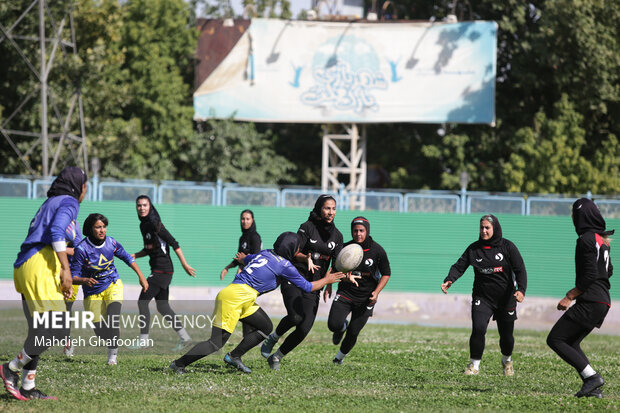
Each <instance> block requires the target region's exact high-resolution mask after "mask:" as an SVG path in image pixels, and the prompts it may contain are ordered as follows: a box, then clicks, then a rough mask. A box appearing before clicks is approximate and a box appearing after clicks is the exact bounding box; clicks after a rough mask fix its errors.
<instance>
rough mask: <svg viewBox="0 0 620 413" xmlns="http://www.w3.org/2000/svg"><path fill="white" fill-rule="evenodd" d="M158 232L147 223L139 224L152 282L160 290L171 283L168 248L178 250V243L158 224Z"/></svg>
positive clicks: (171, 271) (171, 270) (170, 261)
mask: <svg viewBox="0 0 620 413" xmlns="http://www.w3.org/2000/svg"><path fill="white" fill-rule="evenodd" d="M158 226H159V231H156V230H155V227H154V226H153V225H152V224H151V223H149V222H141V223H140V232H142V239H143V241H144V251H145V252H146V253H147V254H148V256H149V265H150V266H151V274H152V275H153V276H155V279H154V280H153V281H155V282H156V284H157V285H159V286H160V287H162V288H168V286H169V285H170V281H172V273H173V271H174V267H173V266H172V259H171V258H170V247H172V248H173V249H174V250H176V249H177V248H179V243H178V242H177V241H176V240H175V239H174V237H173V236H172V235H171V234H170V233H169V232H168V230H167V229H166V227H164V225H163V224H159V225H158Z"/></svg>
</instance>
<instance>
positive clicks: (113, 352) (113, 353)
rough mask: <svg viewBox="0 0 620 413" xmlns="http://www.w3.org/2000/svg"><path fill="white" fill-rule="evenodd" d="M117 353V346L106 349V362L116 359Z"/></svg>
mask: <svg viewBox="0 0 620 413" xmlns="http://www.w3.org/2000/svg"><path fill="white" fill-rule="evenodd" d="M117 354H118V347H117V348H109V349H108V362H110V361H116V355H117Z"/></svg>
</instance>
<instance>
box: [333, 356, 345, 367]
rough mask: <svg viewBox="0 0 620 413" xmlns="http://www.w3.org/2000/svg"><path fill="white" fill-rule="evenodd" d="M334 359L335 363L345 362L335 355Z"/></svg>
mask: <svg viewBox="0 0 620 413" xmlns="http://www.w3.org/2000/svg"><path fill="white" fill-rule="evenodd" d="M332 361H333V362H334V364H337V365H341V364H342V363H343V362H344V360H340V359H339V358H336V357H334V359H333V360H332Z"/></svg>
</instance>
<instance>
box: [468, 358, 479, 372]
mask: <svg viewBox="0 0 620 413" xmlns="http://www.w3.org/2000/svg"><path fill="white" fill-rule="evenodd" d="M469 361H470V362H471V364H473V366H474V369H476V370H480V360H476V359H469Z"/></svg>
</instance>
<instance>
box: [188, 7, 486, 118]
mask: <svg viewBox="0 0 620 413" xmlns="http://www.w3.org/2000/svg"><path fill="white" fill-rule="evenodd" d="M496 49H497V24H496V23H494V22H484V21H476V22H466V23H455V24H446V23H331V22H310V21H286V20H271V19H254V20H252V21H251V24H250V26H249V28H248V30H247V31H246V32H245V33H244V34H243V36H242V37H241V39H240V40H239V41H238V42H237V44H236V45H235V46H234V48H233V49H232V50H231V52H230V53H229V54H228V55H227V56H226V57H225V58H224V60H222V62H221V63H220V65H219V66H218V67H217V68H216V69H215V70H214V71H213V72H212V73H211V74H210V75H209V76H208V77H207V79H206V80H205V81H204V82H203V84H202V85H200V87H199V88H198V89H197V90H196V92H195V93H194V109H195V114H194V118H195V119H197V120H199V119H208V118H213V117H215V118H229V117H231V116H233V117H234V118H235V119H238V120H246V121H254V122H308V123H380V122H419V123H444V122H448V123H488V124H492V123H493V122H494V121H495V99H494V96H495V72H496Z"/></svg>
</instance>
